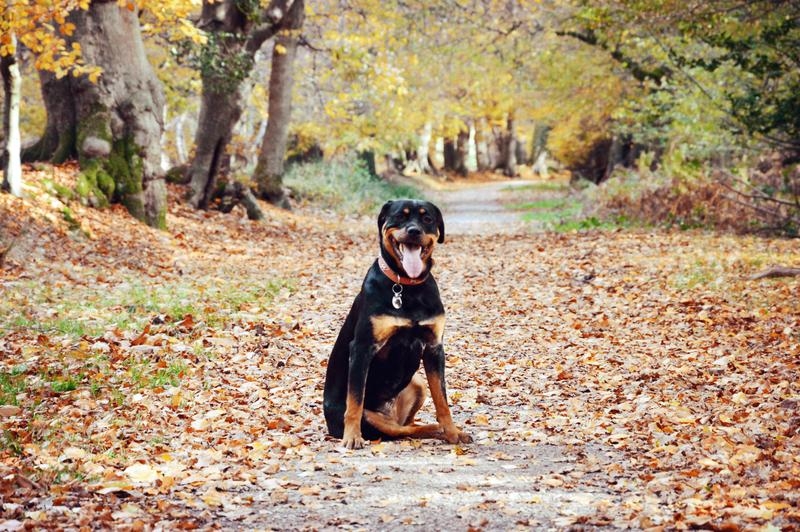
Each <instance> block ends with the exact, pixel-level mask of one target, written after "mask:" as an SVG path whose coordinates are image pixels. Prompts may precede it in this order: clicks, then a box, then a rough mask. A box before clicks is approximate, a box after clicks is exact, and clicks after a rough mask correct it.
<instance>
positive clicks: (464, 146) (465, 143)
mask: <svg viewBox="0 0 800 532" xmlns="http://www.w3.org/2000/svg"><path fill="white" fill-rule="evenodd" d="M468 153H469V129H466V130H464V129H462V130H461V131H459V132H458V137H456V153H455V155H456V160H455V168H454V169H455V171H456V173H457V174H458V175H460V176H462V177H466V176H467V154H468Z"/></svg>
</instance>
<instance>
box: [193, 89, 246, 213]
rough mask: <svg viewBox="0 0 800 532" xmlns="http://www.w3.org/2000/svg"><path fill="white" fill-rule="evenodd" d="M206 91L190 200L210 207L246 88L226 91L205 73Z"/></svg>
mask: <svg viewBox="0 0 800 532" xmlns="http://www.w3.org/2000/svg"><path fill="white" fill-rule="evenodd" d="M201 79H202V81H203V92H202V97H201V100H200V101H201V104H200V118H199V119H198V121H197V130H196V133H195V139H194V142H195V152H194V157H193V158H192V162H191V165H190V167H189V179H190V181H189V192H188V200H189V203H190V204H191V205H192V206H193V207H195V208H200V209H207V208H208V205H209V202H210V201H211V198H212V197H213V196H214V189H215V188H216V183H217V175H218V173H219V170H220V168H221V167H223V166H224V165H223V159H224V158H225V157H226V148H227V147H228V143H229V142H230V140H231V136H232V134H233V127H234V126H235V125H236V122H237V121H238V120H239V117H240V116H241V115H242V102H243V98H242V95H241V90H242V87H241V85H240V86H239V87H236V89H235V90H233V91H225V90H222V89H221V88H220V87H218V86H217V85H216V82H215V80H212V79H209V76H207V75H203V76H201Z"/></svg>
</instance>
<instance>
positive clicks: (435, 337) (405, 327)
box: [370, 314, 444, 354]
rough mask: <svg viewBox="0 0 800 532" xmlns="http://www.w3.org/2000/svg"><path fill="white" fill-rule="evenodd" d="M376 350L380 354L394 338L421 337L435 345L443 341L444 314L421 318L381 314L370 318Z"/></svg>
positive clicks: (422, 339) (428, 343) (426, 342)
mask: <svg viewBox="0 0 800 532" xmlns="http://www.w3.org/2000/svg"><path fill="white" fill-rule="evenodd" d="M370 322H371V324H372V336H373V338H374V341H375V348H376V351H377V352H378V353H379V354H380V353H381V351H384V347H385V346H387V345H388V344H389V343H391V342H392V340H393V339H398V338H399V337H402V338H403V339H405V340H407V339H408V338H419V339H420V340H421V341H422V342H423V343H424V344H427V345H430V346H435V345H438V344H440V343H442V335H443V334H444V314H438V315H435V316H431V317H429V318H423V319H421V320H413V319H411V318H405V317H402V316H393V315H391V314H379V315H376V316H372V318H370Z"/></svg>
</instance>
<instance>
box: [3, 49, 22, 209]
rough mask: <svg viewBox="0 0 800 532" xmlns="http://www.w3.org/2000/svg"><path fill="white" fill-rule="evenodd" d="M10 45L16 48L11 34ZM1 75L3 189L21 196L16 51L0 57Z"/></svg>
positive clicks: (18, 75)
mask: <svg viewBox="0 0 800 532" xmlns="http://www.w3.org/2000/svg"><path fill="white" fill-rule="evenodd" d="M11 45H12V47H14V48H15V49H16V38H14V35H11ZM0 70H2V76H3V92H4V95H5V99H4V105H3V134H4V135H3V136H4V138H5V141H6V147H5V153H4V154H3V185H2V186H3V190H6V191H8V192H11V194H13V195H14V196H17V197H18V198H19V197H22V166H21V165H20V133H19V102H20V92H21V85H22V78H21V77H20V73H19V64H18V63H17V57H16V53H14V54H13V55H8V56H4V57H2V58H1V59H0Z"/></svg>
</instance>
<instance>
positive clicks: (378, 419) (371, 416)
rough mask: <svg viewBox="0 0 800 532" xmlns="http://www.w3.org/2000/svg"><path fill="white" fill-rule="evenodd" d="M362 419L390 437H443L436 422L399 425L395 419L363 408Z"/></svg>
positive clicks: (440, 438) (441, 438)
mask: <svg viewBox="0 0 800 532" xmlns="http://www.w3.org/2000/svg"><path fill="white" fill-rule="evenodd" d="M364 419H365V420H366V421H367V423H369V424H370V425H372V426H373V427H375V428H376V429H378V430H379V431H381V432H382V433H383V434H385V435H386V436H389V437H390V438H435V439H438V440H443V439H445V436H444V432H443V431H442V429H441V427H440V426H439V424H438V423H435V424H431V425H400V424H399V423H398V422H397V420H396V419H394V418H393V417H392V416H389V415H387V414H383V413H381V412H375V411H374V410H364Z"/></svg>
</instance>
